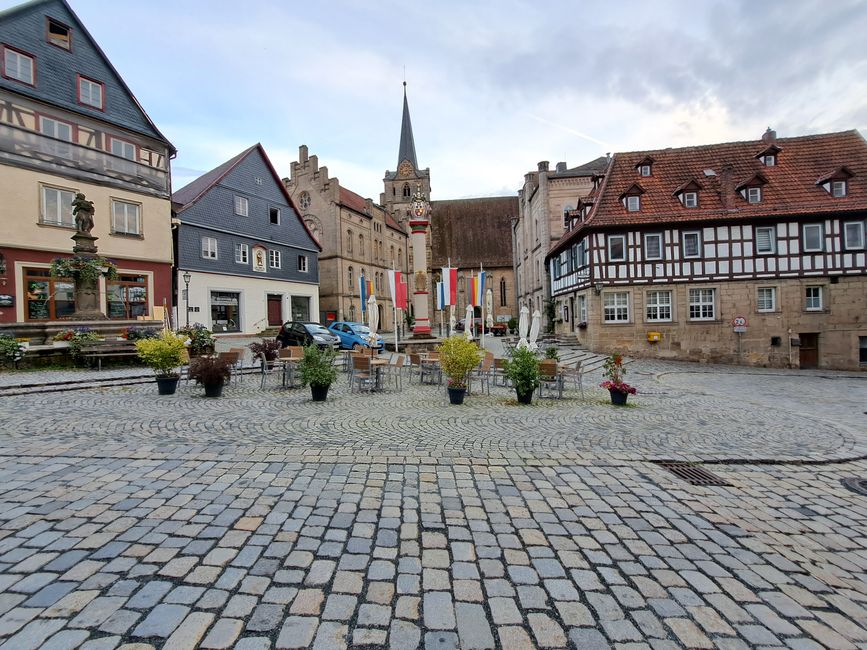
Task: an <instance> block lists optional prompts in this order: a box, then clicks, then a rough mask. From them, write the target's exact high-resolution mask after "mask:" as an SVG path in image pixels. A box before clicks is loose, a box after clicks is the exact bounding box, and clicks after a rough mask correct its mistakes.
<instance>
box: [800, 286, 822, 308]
mask: <svg viewBox="0 0 867 650" xmlns="http://www.w3.org/2000/svg"><path fill="white" fill-rule="evenodd" d="M804 308H805V309H806V310H807V311H821V310H822V287H807V289H806V296H805V302H804Z"/></svg>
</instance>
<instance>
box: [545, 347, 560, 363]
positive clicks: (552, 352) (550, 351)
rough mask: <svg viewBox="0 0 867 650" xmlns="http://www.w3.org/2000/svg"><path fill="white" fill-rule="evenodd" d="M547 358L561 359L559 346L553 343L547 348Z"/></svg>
mask: <svg viewBox="0 0 867 650" xmlns="http://www.w3.org/2000/svg"><path fill="white" fill-rule="evenodd" d="M545 358H546V359H554V361H560V353H559V352H557V348H556V347H555V346H553V345H551V346H549V347H547V348H545Z"/></svg>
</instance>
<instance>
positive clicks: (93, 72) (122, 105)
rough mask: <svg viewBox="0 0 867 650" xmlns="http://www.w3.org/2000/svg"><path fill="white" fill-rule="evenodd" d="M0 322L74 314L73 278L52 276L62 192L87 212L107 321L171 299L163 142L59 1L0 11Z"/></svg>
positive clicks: (154, 314)
mask: <svg viewBox="0 0 867 650" xmlns="http://www.w3.org/2000/svg"><path fill="white" fill-rule="evenodd" d="M0 72H2V74H0V194H2V196H3V197H4V207H3V210H2V213H0V230H2V232H3V236H2V241H0V294H4V297H3V299H2V306H0V323H16V322H18V323H22V322H49V321H53V320H56V319H61V318H63V317H64V316H69V315H71V314H72V313H73V311H74V296H73V283H72V281H71V280H66V279H63V278H52V277H51V276H50V273H49V270H48V269H49V266H50V263H51V260H52V259H54V258H56V257H64V256H71V254H72V253H71V250H72V241H71V236H72V234H73V233H74V232H75V224H74V220H73V215H72V205H71V203H72V200H73V198H74V195H75V194H76V193H79V192H80V193H83V194H85V195H86V197H87V199H88V200H90V201H93V203H94V208H95V217H94V222H95V225H94V228H93V231H92V234H93V235H94V236H96V237H97V238H98V241H97V246H98V247H99V253H100V254H101V255H104V256H106V257H108V258H111V259H112V260H114V261H115V262H116V263H117V266H118V277H117V278H116V279H114V280H109V281H106V280H101V281H100V293H101V302H102V309H103V311H104V313H106V314H107V315H108V317H109V318H110V319H131V318H132V319H134V318H158V319H159V318H161V316H162V307H163V305H166V306H169V305H171V297H172V294H171V286H172V285H171V267H172V235H171V201H170V196H171V182H170V176H169V173H170V170H169V159H170V158H171V157H172V156H173V155H174V153H175V149H174V147H173V146H172V145H171V143H170V142H169V141H168V140H167V139H166V137H165V136H163V135H162V133H160V131H159V129H158V128H157V127H156V126H155V125H154V123H153V122H152V121H151V119H150V118H149V117H148V115H147V114H146V113H145V111H144V109H143V108H142V107H141V106H140V105H139V103H138V101H137V100H136V98H135V96H134V95H133V94H132V92H131V90H130V89H129V87H128V86H127V85H126V83H125V82H124V80H123V78H122V77H121V76H120V74H119V73H118V71H117V70H116V69H115V68H114V66H113V65H112V64H111V61H109V60H108V58H107V57H106V55H105V53H104V52H103V51H102V49H100V47H99V45H98V44H97V43H96V41H95V40H94V39H93V37H92V36H91V35H90V33H89V32H88V31H87V28H86V27H85V26H84V25H83V24H82V23H81V21H80V20H79V19H78V17H77V16H76V15H75V13H74V12H73V11H72V9H71V8H70V6H69V5H68V4H67V3H66V2H65V0H35V1H33V2H28V3H26V4H22V5H19V6H17V7H13V8H11V9H7V10H5V11H3V12H0Z"/></svg>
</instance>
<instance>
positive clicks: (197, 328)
mask: <svg viewBox="0 0 867 650" xmlns="http://www.w3.org/2000/svg"><path fill="white" fill-rule="evenodd" d="M178 334H179V335H180V336H184V337H186V338H188V339H189V341H190V343H189V345H190V356H191V357H197V356H199V355H200V354H213V352H214V343H215V341H214V336H213V334H212V333H211V330H209V329H208V328H207V327H205V326H204V325H202V324H201V323H193V324H192V325H190V326H189V327H182V328H180V329H179V330H178Z"/></svg>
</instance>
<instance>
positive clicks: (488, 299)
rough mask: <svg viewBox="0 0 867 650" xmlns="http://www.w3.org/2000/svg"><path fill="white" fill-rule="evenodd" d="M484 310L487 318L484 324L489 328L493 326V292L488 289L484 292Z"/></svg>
mask: <svg viewBox="0 0 867 650" xmlns="http://www.w3.org/2000/svg"><path fill="white" fill-rule="evenodd" d="M485 311H487V312H488V318H487V322H486V323H485V324H486V325H487V326H488V329H489V330H490V329H491V328H492V327H493V326H494V292H493V291H491V290H490V289H488V290H487V291H486V292H485Z"/></svg>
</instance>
